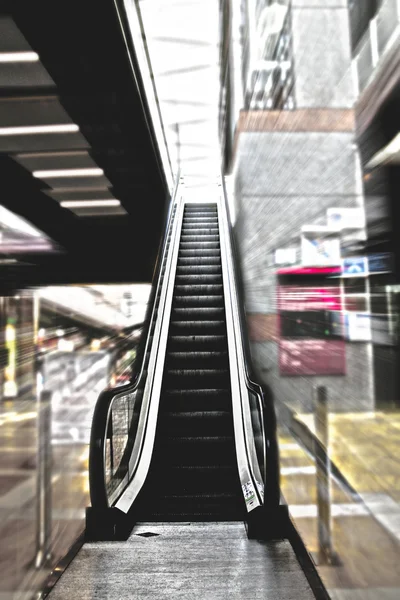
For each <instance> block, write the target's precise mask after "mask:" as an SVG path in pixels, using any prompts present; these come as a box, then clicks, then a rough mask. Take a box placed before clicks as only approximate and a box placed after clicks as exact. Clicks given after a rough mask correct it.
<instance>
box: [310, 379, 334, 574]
mask: <svg viewBox="0 0 400 600" xmlns="http://www.w3.org/2000/svg"><path fill="white" fill-rule="evenodd" d="M314 404H315V428H316V436H317V439H318V440H319V441H320V443H316V444H315V464H316V471H317V518H318V563H319V564H325V565H333V564H337V556H336V553H335V552H334V550H333V545H332V519H331V503H332V500H331V461H330V458H329V423H328V394H327V390H326V388H325V387H323V386H318V387H315V388H314Z"/></svg>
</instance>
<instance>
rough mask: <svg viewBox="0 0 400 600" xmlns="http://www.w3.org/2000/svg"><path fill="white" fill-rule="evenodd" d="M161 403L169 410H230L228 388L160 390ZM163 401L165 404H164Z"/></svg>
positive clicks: (230, 402)
mask: <svg viewBox="0 0 400 600" xmlns="http://www.w3.org/2000/svg"><path fill="white" fill-rule="evenodd" d="M162 400H163V405H164V406H165V407H168V410H170V411H180V410H181V411H185V412H186V411H202V410H210V411H211V410H228V411H229V410H231V408H232V400H231V395H230V390H229V389H226V388H225V389H221V388H214V389H202V388H199V389H188V390H182V389H174V388H171V389H169V390H165V391H163V392H162ZM164 403H165V404H164Z"/></svg>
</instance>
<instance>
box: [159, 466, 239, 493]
mask: <svg viewBox="0 0 400 600" xmlns="http://www.w3.org/2000/svg"><path fill="white" fill-rule="evenodd" d="M163 484H164V486H163ZM160 485H161V486H163V487H161V489H162V490H163V492H164V493H165V494H168V493H169V492H171V493H176V492H177V491H178V490H179V492H180V494H195V493H196V492H199V493H208V492H213V493H218V492H235V491H236V490H237V487H238V485H239V486H240V481H239V476H238V470H237V466H236V465H235V464H232V465H229V466H227V465H223V466H219V465H199V466H197V465H182V466H170V467H169V468H168V471H167V472H166V473H165V479H164V480H163V481H162V482H160ZM239 489H240V488H239Z"/></svg>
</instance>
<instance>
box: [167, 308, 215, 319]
mask: <svg viewBox="0 0 400 600" xmlns="http://www.w3.org/2000/svg"><path fill="white" fill-rule="evenodd" d="M224 316H225V308H224V307H223V306H193V307H187V306H185V307H184V308H173V309H172V316H171V319H172V321H201V320H202V319H204V320H205V321H212V320H216V321H218V320H222V319H223V318H224Z"/></svg>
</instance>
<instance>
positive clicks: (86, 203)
mask: <svg viewBox="0 0 400 600" xmlns="http://www.w3.org/2000/svg"><path fill="white" fill-rule="evenodd" d="M60 204H61V206H62V207H63V208H95V207H98V206H119V205H120V204H121V203H120V201H119V200H115V199H111V198H110V199H109V200H65V201H64V202H60Z"/></svg>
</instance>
